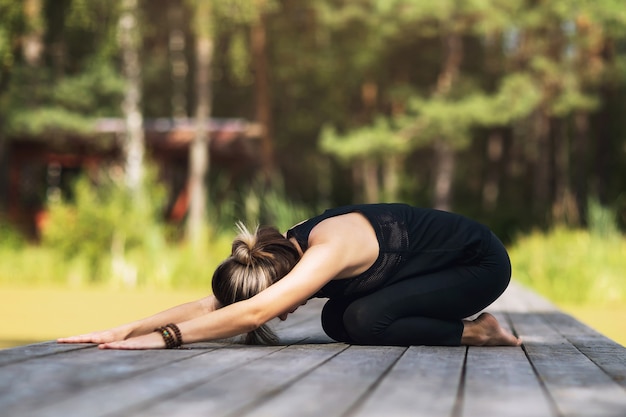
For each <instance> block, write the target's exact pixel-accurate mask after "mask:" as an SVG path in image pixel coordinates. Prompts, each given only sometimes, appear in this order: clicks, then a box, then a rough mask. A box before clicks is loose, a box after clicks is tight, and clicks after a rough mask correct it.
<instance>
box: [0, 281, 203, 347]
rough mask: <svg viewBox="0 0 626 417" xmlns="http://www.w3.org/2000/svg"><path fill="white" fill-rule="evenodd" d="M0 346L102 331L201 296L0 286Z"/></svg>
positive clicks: (197, 292) (184, 292)
mask: <svg viewBox="0 0 626 417" xmlns="http://www.w3.org/2000/svg"><path fill="white" fill-rule="evenodd" d="M0 288H1V289H0V291H1V292H2V296H3V302H2V303H0V317H4V318H5V324H4V325H3V326H2V328H1V329H0V348H2V347H9V346H16V345H22V344H27V343H34V342H41V341H46V340H52V339H56V338H58V337H63V336H70V335H74V334H80V333H86V332H90V331H94V330H102V329H107V328H110V327H113V326H116V325H118V324H122V323H126V322H129V321H132V320H135V319H139V318H142V317H145V316H149V315H151V314H154V313H156V312H158V311H161V310H164V309H166V308H168V307H172V306H174V305H178V304H181V303H184V302H187V301H191V300H194V299H198V298H201V297H204V296H206V295H207V293H208V291H210V290H208V291H202V290H200V289H198V290H176V291H172V290H169V291H165V290H146V289H144V290H137V289H130V290H129V289H127V290H121V289H113V288H110V287H108V288H107V287H102V288H74V289H68V288H62V287H49V286H43V287H35V288H26V287H14V286H2V287H0Z"/></svg>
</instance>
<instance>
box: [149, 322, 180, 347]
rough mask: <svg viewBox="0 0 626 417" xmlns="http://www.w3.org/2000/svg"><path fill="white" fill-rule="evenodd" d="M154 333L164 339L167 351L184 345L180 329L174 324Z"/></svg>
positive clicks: (158, 329)
mask: <svg viewBox="0 0 626 417" xmlns="http://www.w3.org/2000/svg"><path fill="white" fill-rule="evenodd" d="M154 331H155V332H157V333H160V334H161V337H163V341H164V342H165V348H166V349H174V348H177V347H179V346H180V345H182V344H183V337H182V334H181V332H180V329H179V328H178V326H177V325H175V324H174V323H169V324H166V325H165V326H162V327H157V328H156V329H154Z"/></svg>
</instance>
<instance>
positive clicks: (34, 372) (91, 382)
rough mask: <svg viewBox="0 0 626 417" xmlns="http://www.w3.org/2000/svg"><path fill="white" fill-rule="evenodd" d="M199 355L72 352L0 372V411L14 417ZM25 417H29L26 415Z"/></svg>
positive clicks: (92, 349)
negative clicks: (85, 391)
mask: <svg viewBox="0 0 626 417" xmlns="http://www.w3.org/2000/svg"><path fill="white" fill-rule="evenodd" d="M200 353H202V351H194V350H188V351H182V350H181V351H176V352H173V351H166V350H161V351H153V352H147V351H134V352H133V351H98V350H97V349H96V348H90V349H82V350H73V351H68V352H65V353H59V354H56V355H52V356H45V357H39V358H35V359H32V360H28V361H23V362H19V363H16V364H12V365H5V366H4V367H2V368H0V392H2V395H1V396H0V410H2V412H3V413H6V414H5V415H11V416H12V415H18V414H20V413H21V412H26V411H28V410H31V409H35V408H38V407H42V406H44V405H46V404H50V403H53V402H55V401H58V400H60V399H63V398H66V397H72V396H73V395H75V394H76V393H78V392H80V391H81V390H85V389H91V388H92V387H94V386H98V385H101V384H110V383H116V382H119V381H121V380H124V379H126V378H128V377H129V376H132V375H136V374H141V373H143V372H146V371H150V370H153V369H158V368H160V367H161V366H162V364H163V363H167V362H170V361H179V360H182V359H186V358H189V357H192V356H196V355H199V354H200ZM26 414H27V415H29V413H28V412H27V413H26Z"/></svg>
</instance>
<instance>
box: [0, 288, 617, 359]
mask: <svg viewBox="0 0 626 417" xmlns="http://www.w3.org/2000/svg"><path fill="white" fill-rule="evenodd" d="M0 291H1V292H2V294H3V302H2V303H0V316H1V317H4V318H5V324H4V325H3V326H2V328H1V329H0V348H6V347H10V346H17V345H23V344H28V343H35V342H41V341H46V340H53V339H56V338H58V337H62V336H69V335H74V334H80V333H86V332H90V331H93V330H100V329H106V328H110V327H113V326H116V325H118V324H121V323H126V322H129V321H132V320H135V319H138V318H141V317H145V316H149V315H151V314H153V313H156V312H158V311H161V310H163V309H165V308H168V307H171V306H174V305H177V304H181V303H184V302H187V301H191V300H194V299H198V298H201V297H204V296H206V294H207V292H206V291H202V290H200V289H197V290H169V291H165V290H155V289H153V290H146V289H143V290H138V289H126V290H121V289H113V288H110V287H108V288H107V287H103V288H75V289H67V288H61V287H49V286H42V287H35V288H24V287H11V286H0ZM560 307H562V308H563V309H564V310H565V311H566V312H568V313H570V314H572V315H573V316H575V317H576V318H578V319H579V320H581V321H582V322H584V323H586V324H587V325H589V326H591V327H593V328H595V329H596V330H598V331H600V332H601V333H603V334H605V335H606V336H608V337H610V338H612V339H613V340H615V341H617V342H618V343H620V344H622V345H623V346H626V307H623V306H622V307H620V308H606V307H589V306H587V307H581V306H576V305H569V306H567V305H565V306H560Z"/></svg>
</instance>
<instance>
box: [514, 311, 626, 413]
mask: <svg viewBox="0 0 626 417" xmlns="http://www.w3.org/2000/svg"><path fill="white" fill-rule="evenodd" d="M510 316H511V320H512V322H513V326H514V327H515V328H516V329H517V331H518V332H519V333H520V334H521V336H522V338H523V339H524V340H525V342H524V346H525V349H526V353H527V354H528V357H529V360H530V362H531V363H532V365H533V366H534V368H535V369H536V371H537V373H538V374H539V377H540V378H541V380H542V381H543V383H544V384H545V386H546V389H547V391H548V393H549V395H550V397H551V398H552V399H553V401H554V403H555V404H556V407H557V409H558V410H559V413H560V414H561V415H562V416H564V417H569V416H593V417H601V416H607V417H608V416H611V417H623V416H624V415H626V393H625V392H624V390H623V388H621V387H620V386H619V385H618V384H617V383H616V382H615V381H614V380H613V379H612V378H611V377H609V375H608V374H606V373H605V372H604V371H603V370H602V369H601V368H599V367H598V366H597V365H596V364H595V363H594V362H592V361H591V360H590V359H589V358H588V357H587V356H585V355H584V354H583V353H582V352H581V351H579V350H578V349H577V348H576V347H575V346H574V345H572V344H571V343H570V342H569V341H568V340H567V339H565V338H564V337H563V336H562V335H560V334H559V333H558V332H557V331H555V329H554V328H553V327H552V326H550V325H548V324H547V323H546V322H545V321H544V320H543V319H542V317H541V316H540V315H539V314H530V313H511V314H510Z"/></svg>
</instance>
